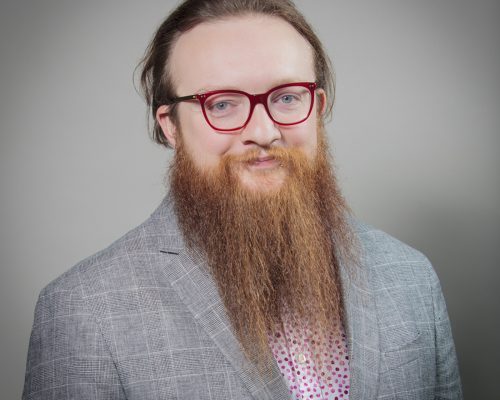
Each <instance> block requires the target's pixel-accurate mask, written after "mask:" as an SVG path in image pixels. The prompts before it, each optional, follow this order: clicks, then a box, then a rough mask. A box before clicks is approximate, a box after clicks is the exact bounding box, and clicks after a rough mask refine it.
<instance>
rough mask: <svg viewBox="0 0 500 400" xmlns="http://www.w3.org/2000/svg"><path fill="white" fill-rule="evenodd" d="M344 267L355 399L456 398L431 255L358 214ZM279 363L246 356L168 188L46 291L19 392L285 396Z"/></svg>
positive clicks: (139, 397)
mask: <svg viewBox="0 0 500 400" xmlns="http://www.w3.org/2000/svg"><path fill="white" fill-rule="evenodd" d="M355 226H356V231H357V234H358V235H359V238H360V242H361V244H362V247H363V258H362V265H361V266H360V268H358V270H357V271H356V272H355V273H352V274H351V273H348V272H346V271H342V281H343V290H344V293H343V295H344V300H345V307H346V314H347V317H346V321H345V324H346V326H345V328H346V332H347V336H348V347H349V355H350V369H351V394H350V398H351V399H436V398H439V399H460V398H462V394H461V387H460V378H459V373H458V367H457V359H456V356H455V349H454V344H453V339H452V335H451V330H450V324H449V320H448V315H447V312H446V306H445V303H444V299H443V295H442V293H441V289H440V285H439V281H438V279H437V277H436V274H435V273H434V271H433V269H432V267H431V265H430V263H429V261H428V260H427V259H426V258H425V257H424V256H423V255H422V254H420V253H418V252H417V251H415V250H413V249H411V248H410V247H408V246H406V245H404V244H402V243H401V242H399V241H397V240H395V239H394V238H392V237H390V236H388V235H387V234H385V233H383V232H381V231H378V230H375V229H373V228H370V227H367V226H366V225H363V224H361V223H357V222H356V223H355ZM289 397H290V395H289V393H288V390H287V387H286V383H285V382H284V380H283V378H282V376H281V373H280V372H279V370H278V368H277V366H275V368H274V370H273V371H272V373H271V374H270V375H269V376H267V377H266V378H262V377H261V376H260V375H259V374H258V372H257V370H256V369H255V368H254V366H253V365H251V364H250V363H248V362H247V361H246V360H245V358H244V357H243V356H242V354H241V352H240V350H239V346H238V342H237V341H236V339H235V337H234V336H233V333H232V332H231V329H230V325H229V322H228V319H227V316H226V314H225V311H224V306H223V305H222V303H221V299H220V297H219V295H218V293H217V289H216V286H215V285H214V282H213V281H212V279H211V277H210V275H209V274H208V273H207V269H206V266H205V265H204V263H203V261H202V260H200V258H199V256H197V255H196V254H193V253H191V252H188V251H186V249H185V246H184V243H183V241H182V239H181V235H180V233H179V229H178V226H177V224H176V218H175V216H174V214H173V211H172V207H171V204H170V201H169V199H168V197H167V198H166V199H165V200H164V201H163V203H162V204H161V205H160V207H159V208H158V209H157V210H156V211H155V212H154V213H153V214H152V215H151V217H150V218H149V219H148V220H147V221H146V222H144V223H143V224H142V225H140V226H139V227H137V228H135V229H133V230H132V231H130V232H129V233H128V234H126V235H125V236H124V237H122V238H121V239H119V240H118V241H117V242H115V243H114V244H112V245H111V246H110V247H108V248H107V249H105V250H103V251H101V252H99V253H97V254H96V255H93V256H91V257H89V258H87V259H86V260H84V261H82V262H80V263H79V264H77V265H76V266H74V267H73V268H72V269H70V270H69V271H68V272H66V273H65V274H63V275H62V276H60V277H59V278H58V279H56V280H55V281H53V282H52V283H50V284H49V285H48V286H47V287H46V288H45V289H43V290H42V292H41V294H40V297H39V300H38V303H37V306H36V310H35V319H34V324H33V331H32V334H31V340H30V345H29V352H28V361H27V367H26V378H25V385H24V392H23V399H25V400H28V399H30V400H35V399H44V400H45V399H95V400H97V399H130V400H132V399H134V400H149V399H190V400H193V399H212V400H215V399H238V400H240V399H261V400H264V399H269V400H271V399H289Z"/></svg>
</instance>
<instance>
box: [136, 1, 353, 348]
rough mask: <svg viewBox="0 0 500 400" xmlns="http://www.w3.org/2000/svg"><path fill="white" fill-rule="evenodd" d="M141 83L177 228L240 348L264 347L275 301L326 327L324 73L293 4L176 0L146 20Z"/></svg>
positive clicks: (337, 204)
mask: <svg viewBox="0 0 500 400" xmlns="http://www.w3.org/2000/svg"><path fill="white" fill-rule="evenodd" d="M142 82H143V85H144V88H145V93H146V95H147V99H148V102H149V104H150V106H151V107H152V110H153V114H154V115H155V118H156V125H155V139H156V140H157V141H158V142H160V143H162V144H169V145H170V146H172V147H174V148H175V158H174V163H173V166H172V169H171V193H172V197H173V199H174V205H175V211H176V213H177V216H178V218H179V223H180V226H181V229H182V232H183V235H184V238H185V240H186V242H187V243H188V245H189V246H190V247H191V248H195V249H197V250H200V251H201V252H202V254H203V255H204V256H205V257H206V259H207V261H208V264H209V267H210V269H211V272H212V274H213V276H214V278H215V281H216V283H217V284H218V288H219V293H220V295H221V297H222V299H223V301H224V304H225V306H226V310H227V311H228V315H229V318H230V320H231V322H232V324H233V328H234V329H235V331H236V334H237V336H238V338H239V339H240V342H241V344H242V345H243V348H244V349H245V351H246V352H247V354H250V353H254V352H255V351H257V353H258V357H256V358H259V357H261V356H262V355H264V356H266V355H269V352H266V351H265V349H266V338H267V334H268V333H269V331H271V330H273V329H275V328H276V326H277V325H279V323H280V321H281V317H282V316H283V314H284V313H286V314H288V315H290V316H292V318H295V319H297V320H300V321H302V322H304V321H305V320H306V319H307V320H308V322H309V323H311V324H312V325H314V326H316V327H317V328H318V329H328V327H329V326H330V324H332V323H335V322H336V321H337V320H338V319H339V318H341V310H342V305H341V296H340V279H339V265H340V262H341V260H343V261H346V260H347V259H348V258H349V254H350V251H351V249H352V236H351V234H350V230H349V227H348V224H347V222H346V213H347V207H346V205H345V202H344V200H343V198H342V196H341V194H340V191H339V190H338V187H337V184H336V181H335V177H334V175H333V173H332V171H331V168H330V164H329V160H328V152H327V148H326V147H327V146H326V135H325V133H324V125H323V119H324V116H325V114H327V113H328V112H329V110H330V108H331V103H332V97H333V77H332V75H331V73H330V69H329V66H328V62H327V58H326V56H325V54H324V52H323V50H322V47H321V44H320V42H319V40H318V38H317V37H316V36H315V35H314V33H313V32H312V30H311V28H310V26H309V25H308V24H307V22H306V21H305V20H304V18H303V17H302V15H301V14H300V13H299V12H298V11H297V10H296V9H295V7H294V6H293V4H292V3H291V2H290V1H288V0H210V1H209V0H198V1H192V0H187V1H186V2H184V3H182V4H181V5H180V7H179V8H178V9H177V10H176V11H174V12H173V13H172V14H171V15H170V16H169V17H168V19H167V20H166V21H165V22H164V23H163V24H162V25H161V27H160V28H159V30H158V32H157V34H156V36H155V38H154V39H153V42H152V44H151V45H150V47H149V50H148V53H147V55H146V58H145V60H144V70H143V74H142ZM220 91H224V92H225V93H223V94H221V93H220ZM254 354H255V353H254Z"/></svg>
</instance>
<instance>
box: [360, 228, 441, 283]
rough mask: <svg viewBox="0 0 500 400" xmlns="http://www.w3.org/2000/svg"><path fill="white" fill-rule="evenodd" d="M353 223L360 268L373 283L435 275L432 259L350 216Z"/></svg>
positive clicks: (416, 280)
mask: <svg viewBox="0 0 500 400" xmlns="http://www.w3.org/2000/svg"><path fill="white" fill-rule="evenodd" d="M352 226H353V229H354V232H355V233H356V236H357V237H358V241H359V247H360V258H361V263H362V268H364V269H366V270H367V272H368V273H369V274H370V279H371V282H372V284H373V285H375V286H383V287H387V286H390V285H392V284H395V285H399V284H401V283H403V282H405V281H406V283H407V284H418V283H420V284H428V283H429V282H431V281H435V280H436V279H437V277H436V274H435V271H434V269H433V267H432V264H431V262H430V261H429V259H428V258H427V257H426V256H425V255H424V254H423V253H422V252H420V251H419V250H416V249H414V248H413V247H411V246H409V245H408V244H406V243H403V242H402V241H400V240H398V239H396V238H395V237H393V236H391V235H389V234H388V233H386V232H384V231H382V230H380V229H377V228H374V227H373V226H370V225H368V224H365V223H363V222H361V221H358V220H353V222H352Z"/></svg>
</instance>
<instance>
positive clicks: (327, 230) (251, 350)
mask: <svg viewBox="0 0 500 400" xmlns="http://www.w3.org/2000/svg"><path fill="white" fill-rule="evenodd" d="M319 136H320V144H319V149H318V152H317V155H316V157H315V159H314V160H312V161H311V160H309V159H308V158H307V157H306V156H305V155H304V154H303V153H302V152H301V151H299V150H297V149H284V148H269V149H266V153H267V154H269V155H271V156H273V157H274V158H275V159H276V160H278V161H279V164H280V165H279V166H278V167H277V168H281V169H284V171H285V180H284V182H283V183H282V184H281V185H280V186H279V188H278V189H275V190H265V191H256V190H249V189H248V188H247V187H246V186H244V185H243V184H242V183H241V182H240V178H239V176H238V171H240V170H241V168H245V165H247V164H248V163H249V162H252V161H254V160H255V159H256V158H257V153H256V152H250V153H247V154H244V155H243V156H239V157H235V156H224V157H223V159H222V160H221V162H220V164H219V166H218V167H217V168H215V169H213V170H210V171H208V172H206V171H203V172H202V171H200V170H199V168H197V167H196V166H195V164H194V163H193V161H192V160H191V158H190V156H189V154H187V152H186V150H185V148H184V146H183V145H182V140H181V142H180V143H179V145H180V146H179V147H178V148H177V149H176V155H175V158H174V162H173V165H172V168H171V193H172V196H173V199H174V207H175V210H176V213H177V216H178V218H179V223H180V227H181V230H182V232H183V235H184V238H185V240H186V242H187V244H188V246H189V247H192V248H196V249H197V250H199V251H201V252H202V254H203V255H204V256H205V258H206V260H207V263H208V266H209V268H210V272H211V273H212V275H213V277H214V280H215V282H216V283H217V285H218V290H219V294H220V296H221V298H222V300H223V302H224V305H225V308H226V311H227V314H228V317H229V319H230V322H231V324H232V328H233V330H234V332H235V334H236V337H237V338H238V340H239V342H240V344H241V347H242V349H243V351H244V353H245V354H246V355H247V357H248V358H249V359H251V360H252V361H254V362H256V363H258V364H261V365H263V364H266V363H267V362H268V361H269V358H270V357H272V353H271V351H270V349H269V346H268V335H269V333H270V332H271V331H273V330H275V329H276V327H279V326H281V325H282V317H283V316H284V315H285V313H286V315H287V316H288V317H287V318H288V319H289V320H290V318H291V319H293V320H295V321H298V322H299V323H302V324H303V323H307V324H308V326H310V327H312V328H314V329H316V330H320V331H323V332H327V331H329V330H330V329H331V328H332V326H333V325H334V324H335V323H338V322H339V320H341V319H342V309H343V307H342V297H341V285H340V278H339V267H340V263H341V262H342V263H346V264H347V263H349V262H350V261H352V260H353V258H354V257H355V252H354V251H353V249H354V241H353V235H352V233H351V230H350V229H349V225H348V223H347V221H346V217H347V214H348V208H347V206H346V204H345V201H344V199H343V197H342V195H341V194H340V191H339V190H338V187H337V183H336V180H335V177H334V175H333V174H332V172H331V168H330V164H329V162H328V155H327V151H326V145H325V143H324V141H325V140H324V134H323V133H322V134H320V135H319ZM268 175H269V176H266V174H265V173H262V174H261V176H259V179H262V182H263V184H264V183H266V180H267V179H270V178H271V177H272V176H273V171H271V172H270V173H269V174H268ZM314 329H311V330H314Z"/></svg>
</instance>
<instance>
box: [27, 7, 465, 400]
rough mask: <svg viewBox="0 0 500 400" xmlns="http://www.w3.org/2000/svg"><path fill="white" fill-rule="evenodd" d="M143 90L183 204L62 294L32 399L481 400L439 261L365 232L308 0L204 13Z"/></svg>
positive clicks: (153, 47) (177, 35) (154, 55)
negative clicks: (336, 141) (466, 368)
mask: <svg viewBox="0 0 500 400" xmlns="http://www.w3.org/2000/svg"><path fill="white" fill-rule="evenodd" d="M142 83H143V87H144V92H145V95H146V99H147V101H148V104H149V106H150V107H151V111H152V115H153V116H154V117H155V126H154V137H155V139H156V140H157V141H158V142H159V143H162V144H164V145H166V146H169V147H173V148H174V151H175V157H174V162H173V164H172V168H171V171H170V173H171V174H170V192H169V194H168V195H167V197H166V198H165V200H164V201H163V203H162V204H161V205H160V207H159V208H158V209H157V210H156V211H155V212H154V213H153V214H152V216H151V217H150V218H149V219H148V220H147V221H146V222H144V223H143V224H142V225H140V226H139V227H137V228H136V229H134V230H132V231H131V232H129V233H128V234H127V235H125V236H124V237H123V238H121V239H119V240H118V241H117V242H115V243H114V244H112V245H111V246H110V247H109V248H107V249H105V250H103V251H101V252H99V253H98V254H96V255H94V256H91V257H90V258H88V259H86V260H84V261H82V262H81V263H79V264H78V265H76V266H75V267H73V268H72V269H71V270H69V271H68V272H67V273H65V274H64V275H63V276H61V277H60V278H58V279H57V280H55V281H54V282H52V283H51V284H49V285H48V286H47V287H46V288H45V289H44V290H43V291H42V293H41V295H40V298H39V302H38V304H37V309H36V312H35V322H34V327H33V332H32V336H31V342H30V350H29V355H28V364H27V373H26V381H25V390H24V398H25V399H48V398H51V399H53V398H56V399H60V398H61V399H66V398H75V399H86V398H92V399H229V398H231V399H289V398H293V399H301V398H321V399H347V398H351V399H374V398H384V399H396V398H405V399H406V398H408V399H433V398H449V399H457V398H461V389H460V380H459V375H458V369H457V362H456V356H455V350H454V345H453V340H452V337H451V331H450V326H449V321H448V317H447V313H446V307H445V304H444V300H443V297H442V293H441V290H440V286H439V282H438V280H437V277H436V275H435V273H434V271H433V269H432V267H431V266H430V264H429V262H428V261H427V259H426V258H425V257H424V256H423V255H421V254H420V253H418V252H417V251H415V250H413V249H411V248H409V247H408V246H406V245H404V244H402V243H400V242H398V241H397V240H395V239H393V238H391V237H389V236H388V235H386V234H384V233H382V232H380V231H377V230H375V229H373V228H370V227H367V226H366V225H363V224H361V223H360V222H357V221H355V220H354V219H353V218H351V217H349V212H348V208H347V206H346V204H345V202H344V200H343V198H342V196H341V194H340V192H339V190H338V187H337V184H336V181H335V179H334V175H333V173H332V170H331V167H330V163H329V157H328V152H327V146H326V135H325V132H324V127H323V121H324V118H325V117H326V116H327V115H328V113H329V112H330V111H331V106H332V100H333V79H332V74H331V71H330V68H329V64H328V61H327V57H326V55H325V53H324V51H323V49H322V46H321V43H320V42H319V40H318V38H317V37H316V36H315V34H314V33H313V31H312V30H311V28H310V26H309V25H308V24H307V22H306V21H305V20H304V18H303V17H302V15H301V14H300V13H299V12H298V11H297V10H296V9H295V7H294V6H293V4H292V3H291V2H290V1H288V0H225V1H224V0H220V1H219V0H215V1H214V0H211V1H209V0H187V1H184V2H183V3H182V4H181V5H180V6H179V7H178V8H177V9H176V10H175V11H174V12H173V13H172V14H171V15H170V16H169V17H168V18H167V19H166V20H165V21H164V23H163V24H162V25H161V26H160V28H159V29H158V31H157V33H156V35H155V37H154V39H153V41H152V43H151V44H150V47H149V49H148V52H147V54H146V56H145V59H144V62H143V72H142Z"/></svg>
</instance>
